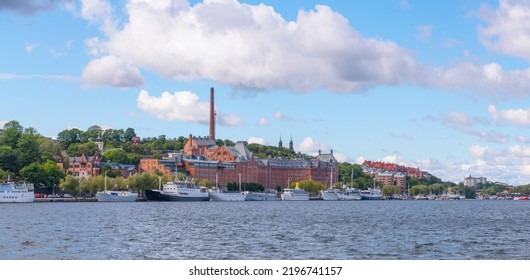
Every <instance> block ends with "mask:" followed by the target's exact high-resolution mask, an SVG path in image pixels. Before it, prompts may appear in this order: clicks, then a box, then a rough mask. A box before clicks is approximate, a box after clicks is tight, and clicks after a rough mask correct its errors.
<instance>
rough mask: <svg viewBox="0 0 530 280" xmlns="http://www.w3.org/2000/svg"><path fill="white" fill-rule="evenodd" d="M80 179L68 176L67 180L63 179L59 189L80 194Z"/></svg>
mask: <svg viewBox="0 0 530 280" xmlns="http://www.w3.org/2000/svg"><path fill="white" fill-rule="evenodd" d="M79 185H80V184H79V179H77V178H76V177H74V176H72V175H67V176H66V178H64V179H62V180H61V182H60V184H59V187H60V188H61V190H62V191H64V192H68V193H78V192H79Z"/></svg>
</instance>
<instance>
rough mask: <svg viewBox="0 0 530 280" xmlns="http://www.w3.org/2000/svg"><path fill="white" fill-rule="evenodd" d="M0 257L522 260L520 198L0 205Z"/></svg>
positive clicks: (529, 245)
mask: <svg viewBox="0 0 530 280" xmlns="http://www.w3.org/2000/svg"><path fill="white" fill-rule="evenodd" d="M0 211H1V213H2V219H1V222H0V238H1V242H0V259H44V260H50V259H51V260H53V259H124V260H130V259H170V260H182V259H341V260H350V259H352V260H358V259H373V260H381V259H412V260H417V259H434V260H438V259H526V260H527V259H530V232H529V230H528V229H529V227H528V226H529V225H530V215H528V213H530V202H528V201H349V202H342V201H337V202H332V201H292V202H286V201H269V202H236V203H234V202H184V203H183V202H162V203H161V202H133V203H97V202H95V203H88V202H84V203H30V204H0Z"/></svg>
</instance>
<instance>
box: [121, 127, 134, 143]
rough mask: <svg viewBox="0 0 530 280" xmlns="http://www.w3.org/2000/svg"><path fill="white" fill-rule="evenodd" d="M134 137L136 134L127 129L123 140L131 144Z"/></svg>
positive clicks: (132, 130)
mask: <svg viewBox="0 0 530 280" xmlns="http://www.w3.org/2000/svg"><path fill="white" fill-rule="evenodd" d="M135 136H136V132H134V129H132V128H130V127H128V128H127V129H126V130H125V133H124V134H123V140H125V142H131V141H132V139H133V137H135Z"/></svg>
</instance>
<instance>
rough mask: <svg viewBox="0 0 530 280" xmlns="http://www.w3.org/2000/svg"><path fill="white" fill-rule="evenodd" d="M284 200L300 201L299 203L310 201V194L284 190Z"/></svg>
mask: <svg viewBox="0 0 530 280" xmlns="http://www.w3.org/2000/svg"><path fill="white" fill-rule="evenodd" d="M282 200H299V201H303V200H309V193H307V192H306V191H305V190H303V189H298V188H295V189H292V188H286V189H284V190H283V193H282Z"/></svg>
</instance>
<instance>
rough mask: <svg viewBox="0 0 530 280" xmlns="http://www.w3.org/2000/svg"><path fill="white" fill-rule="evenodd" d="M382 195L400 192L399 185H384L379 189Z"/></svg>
mask: <svg viewBox="0 0 530 280" xmlns="http://www.w3.org/2000/svg"><path fill="white" fill-rule="evenodd" d="M381 192H382V193H383V195H384V196H392V195H394V194H400V193H401V187H399V186H384V187H383V189H382V190H381Z"/></svg>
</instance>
